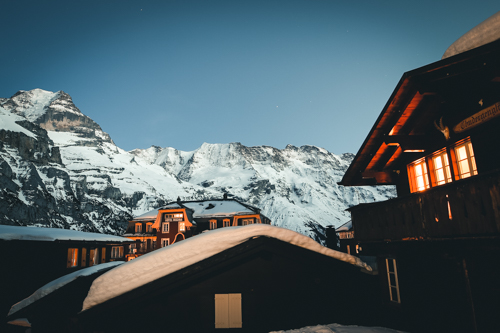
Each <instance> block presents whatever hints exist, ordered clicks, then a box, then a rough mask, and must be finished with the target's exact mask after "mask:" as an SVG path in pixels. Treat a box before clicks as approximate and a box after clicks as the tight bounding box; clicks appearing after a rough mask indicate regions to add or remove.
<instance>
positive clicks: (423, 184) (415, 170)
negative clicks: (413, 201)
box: [408, 159, 429, 193]
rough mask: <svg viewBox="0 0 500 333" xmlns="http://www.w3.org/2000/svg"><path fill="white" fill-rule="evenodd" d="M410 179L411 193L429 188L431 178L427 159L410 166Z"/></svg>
mask: <svg viewBox="0 0 500 333" xmlns="http://www.w3.org/2000/svg"><path fill="white" fill-rule="evenodd" d="M408 179H409V180H410V190H411V192H412V193H413V192H420V191H423V190H426V189H428V188H429V177H428V175H427V166H426V164H425V159H422V160H418V161H416V162H413V163H411V164H409V165H408Z"/></svg>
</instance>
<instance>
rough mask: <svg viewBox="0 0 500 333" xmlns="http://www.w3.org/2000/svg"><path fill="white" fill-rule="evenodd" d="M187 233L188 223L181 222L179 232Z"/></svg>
mask: <svg viewBox="0 0 500 333" xmlns="http://www.w3.org/2000/svg"><path fill="white" fill-rule="evenodd" d="M185 231H186V223H184V222H179V232H185Z"/></svg>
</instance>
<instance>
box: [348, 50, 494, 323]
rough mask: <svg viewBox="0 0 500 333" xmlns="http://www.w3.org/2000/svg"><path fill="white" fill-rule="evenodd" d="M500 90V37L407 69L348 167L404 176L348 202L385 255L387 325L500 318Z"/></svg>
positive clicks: (372, 178) (368, 179)
mask: <svg viewBox="0 0 500 333" xmlns="http://www.w3.org/2000/svg"><path fill="white" fill-rule="evenodd" d="M499 102H500V41H496V42H492V43H490V44H487V45H484V46H481V47H478V48H476V49H473V50H470V51H467V52H464V53H461V54H458V55H455V56H453V57H450V58H447V59H444V60H441V61H438V62H436V63H433V64H430V65H427V66H424V67H422V68H418V69H415V70H413V71H410V72H407V73H405V74H404V75H403V77H402V79H401V81H400V82H399V84H398V86H397V87H396V89H395V91H394V93H393V94H392V96H391V97H390V99H389V101H388V103H387V104H386V106H385V108H384V109H383V110H382V113H381V115H380V116H379V118H378V119H377V121H376V123H375V125H374V126H373V128H372V130H371V131H370V133H369V134H368V137H367V138H366V140H365V141H364V143H363V145H362V147H361V148H360V150H359V152H358V154H357V155H356V157H355V159H354V160H353V162H352V164H351V166H350V167H349V169H348V170H347V172H346V174H345V176H344V178H343V179H342V182H341V184H342V185H346V186H359V185H396V187H397V193H398V198H395V199H392V200H388V201H385V202H380V203H370V204H361V205H358V206H355V207H352V208H350V211H351V216H352V222H353V227H354V232H355V235H356V239H357V242H358V244H359V245H360V246H361V248H362V252H361V253H362V254H363V255H371V256H375V257H377V260H378V268H379V278H380V287H381V292H382V293H383V294H384V299H385V304H386V313H387V314H388V317H387V318H386V319H387V323H386V326H390V327H396V328H401V329H406V330H408V331H412V332H443V331H453V332H492V331H496V330H498V327H500V320H499V319H498V316H497V315H496V313H498V311H500V288H499V287H498V286H497V282H498V281H499V278H500V268H499V267H500V169H499V166H500V155H499V154H497V153H496V148H495V147H496V143H497V142H499V139H500V131H499V130H498V129H499V128H500V117H499V116H497V114H498V115H500V103H499ZM462 147H465V148H463V151H466V152H467V157H466V158H465V159H464V160H460V158H461V157H460V153H461V152H460V151H459V149H462ZM441 156H442V157H441ZM436 160H438V162H436ZM439 161H446V162H441V163H445V164H446V163H448V165H446V166H445V167H441V168H440V167H439ZM461 161H462V162H461ZM463 161H465V162H463ZM461 163H465V164H461ZM446 168H448V169H447V171H443V170H445V169H446ZM474 168H475V171H473V170H474ZM415 170H417V171H418V172H417V171H415ZM422 170H423V171H422ZM464 170H465V171H464ZM467 170H469V171H470V172H469V173H467ZM420 171H422V172H421V173H419V172H420ZM443 175H448V176H443ZM391 317H392V320H391ZM391 325H392V326H391Z"/></svg>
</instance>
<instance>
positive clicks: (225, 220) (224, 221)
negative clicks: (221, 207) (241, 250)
mask: <svg viewBox="0 0 500 333" xmlns="http://www.w3.org/2000/svg"><path fill="white" fill-rule="evenodd" d="M222 222H223V226H224V228H225V227H230V226H231V221H230V220H229V219H224V220H223V221H222Z"/></svg>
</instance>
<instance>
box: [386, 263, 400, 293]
mask: <svg viewBox="0 0 500 333" xmlns="http://www.w3.org/2000/svg"><path fill="white" fill-rule="evenodd" d="M385 264H386V268H387V281H388V285H389V299H390V300H391V301H392V302H395V303H401V298H400V296H399V282H398V269H397V267H396V259H392V258H386V259H385Z"/></svg>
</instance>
